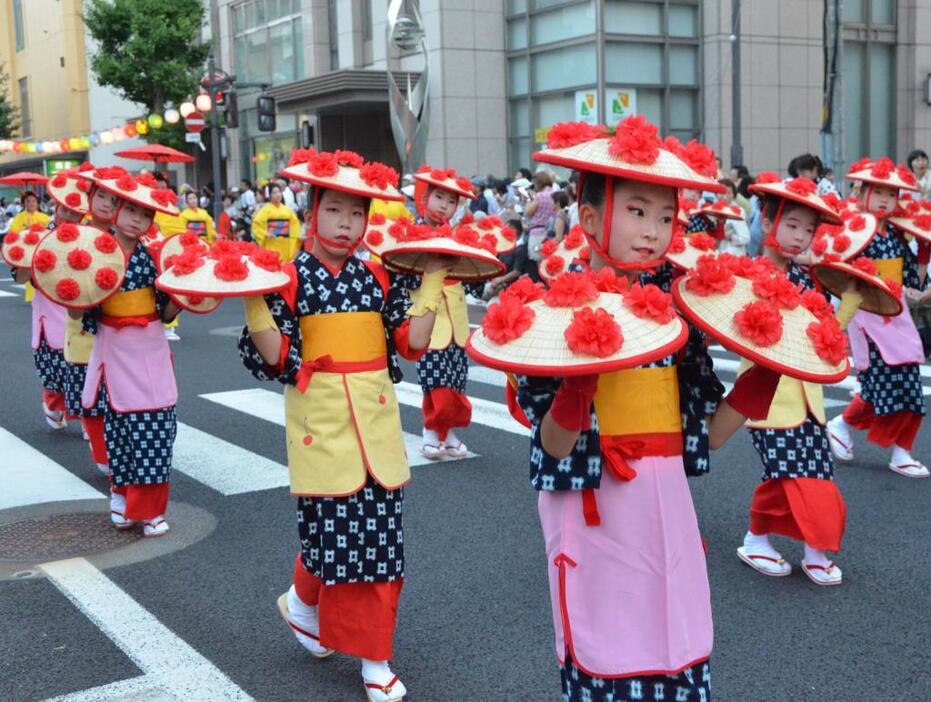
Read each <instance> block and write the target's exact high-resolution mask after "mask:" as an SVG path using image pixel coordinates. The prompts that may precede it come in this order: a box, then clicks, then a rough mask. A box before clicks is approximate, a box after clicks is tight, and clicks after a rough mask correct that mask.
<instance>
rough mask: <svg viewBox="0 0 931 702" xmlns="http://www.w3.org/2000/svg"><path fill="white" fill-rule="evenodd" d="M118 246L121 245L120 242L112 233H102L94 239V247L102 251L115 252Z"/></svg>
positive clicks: (106, 252)
mask: <svg viewBox="0 0 931 702" xmlns="http://www.w3.org/2000/svg"><path fill="white" fill-rule="evenodd" d="M117 246H119V243H118V242H117V240H116V237H115V236H113V235H112V234H106V233H104V234H100V235H99V236H97V237H96V238H95V239H94V248H95V249H97V250H98V251H99V252H100V253H105V254H109V253H113V252H114V251H116V247H117Z"/></svg>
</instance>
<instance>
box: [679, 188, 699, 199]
mask: <svg viewBox="0 0 931 702" xmlns="http://www.w3.org/2000/svg"><path fill="white" fill-rule="evenodd" d="M679 194H680V195H682V197H683V198H684V199H686V200H691V201H692V202H698V201H699V200H700V199H701V190H690V189H689V188H682V190H681V191H680V192H679Z"/></svg>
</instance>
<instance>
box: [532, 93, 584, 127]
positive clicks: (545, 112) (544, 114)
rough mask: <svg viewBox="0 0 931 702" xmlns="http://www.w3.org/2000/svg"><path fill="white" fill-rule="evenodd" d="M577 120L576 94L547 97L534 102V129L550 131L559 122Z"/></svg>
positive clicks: (535, 99)
mask: <svg viewBox="0 0 931 702" xmlns="http://www.w3.org/2000/svg"><path fill="white" fill-rule="evenodd" d="M574 119H575V92H571V93H565V94H563V95H547V96H546V97H538V98H534V100H533V129H534V131H536V130H537V129H548V128H549V127H552V126H553V125H554V124H556V123H557V122H571V121H572V120H574Z"/></svg>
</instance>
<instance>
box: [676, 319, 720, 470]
mask: <svg viewBox="0 0 931 702" xmlns="http://www.w3.org/2000/svg"><path fill="white" fill-rule="evenodd" d="M677 371H678V377H679V409H680V411H681V412H682V440H683V452H682V461H683V463H684V464H685V474H686V475H692V476H695V475H704V474H705V473H707V472H708V470H709V467H710V466H709V463H708V454H709V451H710V444H709V441H708V419H707V418H708V417H709V416H711V415H713V414H714V413H715V411H716V410H717V408H718V403H719V402H720V401H721V397H722V396H723V395H724V386H723V385H722V384H721V381H720V380H718V376H717V375H716V374H715V372H714V363H713V361H712V360H711V355H710V354H709V353H708V347H707V343H706V340H705V337H704V335H703V334H702V333H701V332H700V331H699V330H698V329H697V328H695V327H693V326H691V325H689V340H688V342H687V343H686V345H685V349H684V353H683V354H682V355H680V359H679V362H678V369H677Z"/></svg>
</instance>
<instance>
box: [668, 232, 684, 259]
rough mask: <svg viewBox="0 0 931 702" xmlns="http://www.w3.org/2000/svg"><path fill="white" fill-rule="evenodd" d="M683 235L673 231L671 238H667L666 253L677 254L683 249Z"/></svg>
mask: <svg viewBox="0 0 931 702" xmlns="http://www.w3.org/2000/svg"><path fill="white" fill-rule="evenodd" d="M686 246H687V244H686V243H685V237H684V236H682V235H681V234H679V233H678V232H675V233H673V235H672V239H670V240H669V248H668V249H667V250H666V253H671V254H678V253H682V252H683V251H685V247H686Z"/></svg>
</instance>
